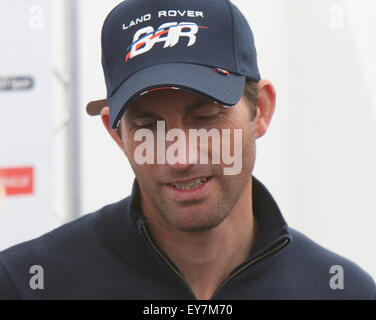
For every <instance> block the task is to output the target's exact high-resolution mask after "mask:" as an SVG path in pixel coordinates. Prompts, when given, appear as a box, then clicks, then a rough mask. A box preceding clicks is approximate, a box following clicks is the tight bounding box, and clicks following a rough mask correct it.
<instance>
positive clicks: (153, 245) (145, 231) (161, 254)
mask: <svg viewBox="0 0 376 320" xmlns="http://www.w3.org/2000/svg"><path fill="white" fill-rule="evenodd" d="M142 229H143V231H144V235H145V237H146V239H147V241H148V242H149V244H150V245H151V246H152V248H153V249H154V251H155V252H156V253H157V254H158V255H159V256H160V257H161V258H162V259H163V261H164V262H166V263H167V265H168V266H169V267H170V268H171V269H172V271H174V273H175V274H177V275H178V277H179V278H180V279H181V280H182V281H183V282H184V284H185V285H186V286H187V288H188V289H189V291H190V292H191V294H192V295H193V297H194V298H195V299H196V300H197V297H196V295H195V294H194V292H193V290H192V288H191V287H190V285H189V284H188V283H187V282H186V281H185V279H184V277H183V275H182V274H181V273H180V272H179V271H178V270H177V269H176V268H175V267H174V266H173V265H172V263H171V262H170V261H169V260H168V259H167V258H166V255H164V254H163V253H162V252H161V250H159V248H158V247H157V246H156V245H155V243H154V241H153V240H152V239H151V237H150V235H149V232H148V229H147V226H146V224H143V225H142Z"/></svg>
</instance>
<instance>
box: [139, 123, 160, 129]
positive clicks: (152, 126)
mask: <svg viewBox="0 0 376 320" xmlns="http://www.w3.org/2000/svg"><path fill="white" fill-rule="evenodd" d="M156 124H157V123H156V122H149V123H142V124H140V125H137V126H138V127H140V128H144V129H152V128H154V126H155V125H156Z"/></svg>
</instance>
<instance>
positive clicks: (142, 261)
mask: <svg viewBox="0 0 376 320" xmlns="http://www.w3.org/2000/svg"><path fill="white" fill-rule="evenodd" d="M252 199H253V212H254V217H255V219H256V221H257V233H256V238H255V243H254V246H253V248H252V252H251V254H250V256H249V259H254V258H255V257H256V256H259V255H261V254H263V252H265V251H267V250H270V248H272V247H273V246H275V245H276V244H277V243H278V242H280V241H281V240H282V239H284V238H288V239H289V241H291V240H292V238H291V235H290V234H289V228H288V226H287V224H286V222H285V220H284V218H283V216H282V214H281V212H280V210H279V208H278V206H277V204H276V202H275V201H274V199H273V197H272V195H271V194H270V193H269V191H268V190H267V189H266V187H265V186H264V185H263V184H262V183H261V182H260V181H259V180H258V179H256V178H255V177H254V176H253V177H252ZM97 213H98V218H97V222H96V229H97V232H98V235H99V237H100V238H101V239H102V241H104V242H105V243H106V244H107V245H108V246H109V247H111V248H112V249H113V250H114V251H115V252H116V253H117V254H118V255H119V256H120V257H121V258H122V259H123V260H125V261H126V262H127V263H128V264H130V265H131V266H133V267H134V268H135V269H136V270H139V271H141V272H143V273H146V274H149V275H152V276H157V277H162V278H166V276H168V275H169V274H170V276H171V272H166V271H167V270H168V269H169V266H168V265H167V264H166V263H165V261H163V260H162V259H161V258H160V257H159V256H158V255H157V254H156V252H155V251H154V249H153V248H151V246H150V244H149V243H148V242H147V240H146V238H145V234H144V231H143V228H142V226H143V225H144V224H145V223H147V221H146V219H145V216H144V214H143V213H142V209H141V204H140V189H139V186H138V182H137V180H136V179H135V180H134V183H133V189H132V193H131V195H130V196H129V197H127V198H125V199H123V200H121V201H119V202H117V203H114V204H111V205H108V206H106V207H104V208H103V209H102V210H100V211H98V212H97ZM170 271H171V270H170ZM175 276H176V275H174V277H175Z"/></svg>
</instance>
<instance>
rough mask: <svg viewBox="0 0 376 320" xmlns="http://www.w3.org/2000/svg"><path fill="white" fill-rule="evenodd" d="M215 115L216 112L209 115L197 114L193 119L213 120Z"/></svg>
mask: <svg viewBox="0 0 376 320" xmlns="http://www.w3.org/2000/svg"><path fill="white" fill-rule="evenodd" d="M217 116H218V114H217V113H216V114H212V115H209V116H197V117H195V119H197V120H203V121H205V120H214V119H215V118H216V117H217Z"/></svg>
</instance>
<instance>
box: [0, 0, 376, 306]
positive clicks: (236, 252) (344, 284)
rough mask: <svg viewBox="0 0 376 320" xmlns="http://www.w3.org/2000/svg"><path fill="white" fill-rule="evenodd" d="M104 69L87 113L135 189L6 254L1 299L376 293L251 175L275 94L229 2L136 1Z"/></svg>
mask: <svg viewBox="0 0 376 320" xmlns="http://www.w3.org/2000/svg"><path fill="white" fill-rule="evenodd" d="M102 64H103V69H104V74H105V78H106V85H107V99H106V100H100V101H95V102H92V103H90V104H89V105H88V107H87V110H88V112H89V113H90V114H92V115H99V114H100V115H101V118H102V122H103V124H104V126H105V127H106V129H107V131H108V132H109V134H110V135H111V137H112V138H113V140H114V141H115V142H116V143H117V145H118V146H119V147H120V148H121V150H122V151H123V152H124V153H125V155H126V156H127V158H128V160H129V161H130V164H131V166H132V168H133V170H134V173H135V176H136V179H135V181H134V185H133V191H132V194H131V196H130V197H127V198H126V199H124V200H121V201H120V202H118V203H115V204H111V205H109V206H106V207H104V208H102V209H100V210H98V211H97V212H95V213H92V214H89V215H86V216H84V217H82V218H80V219H78V220H76V221H74V222H71V223H69V224H67V225H64V226H62V227H60V228H58V229H56V230H54V231H52V232H50V233H48V234H46V235H44V236H42V237H40V238H38V239H35V240H32V241H29V242H26V243H23V244H20V245H18V246H15V247H13V248H10V249H8V250H6V251H4V252H2V253H1V254H0V298H7V299H12V298H14V299H15V298H22V299H61V298H62V299H66V298H69V299H92V298H99V299H112V298H114V299H375V298H376V287H375V283H374V282H373V280H372V278H371V277H370V276H369V275H368V274H367V273H365V272H364V271H362V270H361V269H360V268H359V267H358V266H356V265H355V264H354V263H352V262H351V261H349V260H347V259H345V258H343V257H340V256H338V255H336V254H334V253H332V252H330V251H328V250H326V249H324V248H322V247H320V246H319V245H317V244H316V243H314V242H313V241H311V240H310V239H308V238H307V237H305V236H304V235H302V234H301V233H299V232H297V231H295V230H293V229H291V228H289V227H288V226H287V224H286V222H285V221H284V219H283V217H282V215H281V213H280V211H279V209H278V207H277V204H276V203H275V202H274V200H273V198H272V196H271V195H270V193H269V192H268V191H267V189H266V188H265V187H264V186H263V185H262V184H261V182H259V181H258V180H257V179H256V178H255V177H253V176H252V171H253V167H254V163H255V150H256V148H255V140H256V139H257V138H259V137H261V136H263V135H264V134H265V132H266V130H267V128H268V126H269V123H270V121H271V118H272V115H273V111H274V107H275V100H276V94H275V90H274V88H273V85H272V84H271V83H270V82H269V81H267V80H261V78H260V75H259V71H258V68H257V59H256V50H255V47H254V41H253V36H252V32H251V30H250V28H249V26H248V23H247V21H246V19H245V18H244V16H243V15H242V14H241V12H240V11H239V10H238V9H237V8H236V7H235V6H234V5H233V4H232V3H231V2H229V1H227V0H205V1H200V0H190V1H183V0H175V1H172V0H158V1H155V0H127V1H124V2H122V3H121V4H120V5H119V6H117V7H116V8H115V9H114V10H113V11H112V12H111V13H110V14H109V15H108V17H107V19H106V21H105V23H104V26H103V30H102ZM197 137H199V139H196V140H195V139H193V138H197ZM205 139H206V140H205ZM198 141H199V144H198V143H197V142H198ZM209 141H210V142H211V143H209ZM204 142H207V143H204ZM108 161H110V160H108Z"/></svg>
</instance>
